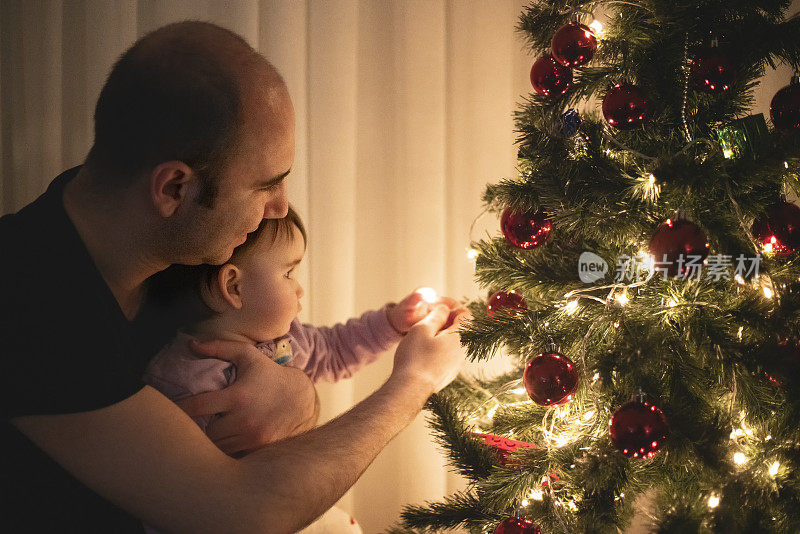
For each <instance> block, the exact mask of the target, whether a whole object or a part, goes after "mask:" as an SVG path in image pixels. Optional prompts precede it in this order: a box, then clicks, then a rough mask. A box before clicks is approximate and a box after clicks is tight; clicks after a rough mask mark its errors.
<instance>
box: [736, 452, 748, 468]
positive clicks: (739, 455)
mask: <svg viewBox="0 0 800 534" xmlns="http://www.w3.org/2000/svg"><path fill="white" fill-rule="evenodd" d="M746 461H747V456H745V455H744V453H743V452H737V453H736V454H734V455H733V463H735V464H736V465H742V464H743V463H745V462H746Z"/></svg>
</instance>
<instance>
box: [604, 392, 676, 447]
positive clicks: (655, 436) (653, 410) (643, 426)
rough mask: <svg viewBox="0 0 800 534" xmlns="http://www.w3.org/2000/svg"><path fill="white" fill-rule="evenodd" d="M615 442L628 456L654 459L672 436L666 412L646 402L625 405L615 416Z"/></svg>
mask: <svg viewBox="0 0 800 534" xmlns="http://www.w3.org/2000/svg"><path fill="white" fill-rule="evenodd" d="M609 430H610V433H611V441H612V442H613V443H614V446H615V447H616V448H617V449H618V450H619V451H620V452H621V453H622V454H624V455H625V456H630V457H632V458H650V457H651V456H653V455H654V454H655V453H657V452H658V451H660V450H661V447H663V446H664V442H665V441H666V439H667V438H668V437H669V426H668V425H667V420H666V418H664V413H663V412H662V411H661V410H660V409H659V408H657V407H656V406H653V405H651V404H648V403H646V402H639V401H631V402H629V403H627V404H623V405H622V406H621V407H620V408H619V409H618V410H617V411H616V412H614V415H613V416H612V417H611V423H610V429H609Z"/></svg>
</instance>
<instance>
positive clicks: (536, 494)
mask: <svg viewBox="0 0 800 534" xmlns="http://www.w3.org/2000/svg"><path fill="white" fill-rule="evenodd" d="M530 498H531V499H533V500H534V501H541V500H542V499H543V498H544V492H543V491H542V490H540V489H537V490H533V491H531V494H530Z"/></svg>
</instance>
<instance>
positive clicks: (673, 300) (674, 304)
mask: <svg viewBox="0 0 800 534" xmlns="http://www.w3.org/2000/svg"><path fill="white" fill-rule="evenodd" d="M677 305H678V301H677V300H675V299H669V302H667V306H669V307H670V308H674V307H675V306H677Z"/></svg>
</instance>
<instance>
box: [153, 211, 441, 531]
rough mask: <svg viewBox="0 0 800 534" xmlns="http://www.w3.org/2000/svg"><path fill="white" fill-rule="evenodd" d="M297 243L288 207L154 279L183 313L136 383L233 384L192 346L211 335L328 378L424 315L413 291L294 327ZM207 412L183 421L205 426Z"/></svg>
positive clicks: (388, 344) (228, 366)
mask: <svg viewBox="0 0 800 534" xmlns="http://www.w3.org/2000/svg"><path fill="white" fill-rule="evenodd" d="M305 249H306V232H305V229H304V227H303V223H302V221H301V220H300V218H299V217H298V215H297V213H296V212H295V211H294V210H293V209H292V208H291V207H290V208H289V213H288V215H287V216H286V217H285V218H283V219H264V220H262V221H261V224H260V225H259V227H258V229H256V230H255V231H254V232H252V233H251V234H249V235H248V237H247V241H246V242H245V243H243V244H242V245H240V246H239V247H237V248H236V249H235V250H234V252H233V255H232V256H231V258H230V260H228V262H227V263H225V264H224V265H221V266H211V265H201V266H173V267H171V268H170V269H168V270H167V271H165V272H164V273H163V274H161V275H159V276H157V277H155V278H154V279H153V281H152V284H151V287H150V294H151V296H152V297H153V298H155V299H158V300H159V301H161V302H162V303H163V302H170V303H171V305H172V306H173V307H175V308H180V309H181V310H183V312H186V311H187V310H188V311H189V313H190V314H191V315H193V319H191V320H190V322H189V324H187V325H185V326H184V327H183V328H182V330H181V331H179V333H178V335H177V336H176V337H175V338H174V339H173V340H172V341H171V342H170V343H169V344H167V345H166V346H165V347H164V348H163V349H162V350H161V351H160V352H159V353H158V354H157V355H156V356H155V357H154V358H153V360H152V361H151V362H150V364H149V365H148V367H147V369H146V370H145V373H144V380H145V382H146V383H147V384H149V385H151V386H153V387H154V388H156V389H158V390H159V391H161V392H162V393H163V394H164V395H166V396H167V397H169V398H170V399H172V400H180V399H183V398H185V397H189V396H192V395H196V394H198V393H203V392H206V391H213V390H218V389H222V388H225V387H227V386H229V385H230V384H232V383H233V382H234V381H235V380H236V368H235V366H234V365H233V364H232V363H230V362H226V361H223V360H218V359H214V358H206V357H203V356H201V355H199V354H198V353H195V352H194V351H193V349H192V346H191V343H192V341H193V340H198V341H208V340H213V339H223V340H232V341H245V342H247V343H252V344H253V345H255V346H256V347H257V348H258V349H259V350H260V351H261V352H263V353H264V355H265V357H269V358H271V359H273V360H274V361H275V362H276V363H279V364H281V365H289V366H293V367H297V368H299V369H302V370H303V371H305V373H306V374H307V375H308V376H309V377H310V378H311V379H312V380H313V381H314V382H317V381H319V380H326V381H331V382H335V381H337V380H340V379H342V378H348V377H350V376H352V374H353V373H354V372H355V371H357V370H358V369H359V368H361V367H363V366H364V365H366V364H368V363H371V362H372V361H374V360H375V359H376V358H377V357H378V355H379V354H381V353H383V352H385V351H387V350H389V349H391V348H393V347H394V346H395V345H396V344H397V343H398V342H399V341H400V339H401V338H402V336H403V335H404V334H405V333H406V332H408V330H409V329H410V328H411V327H412V326H413V325H414V324H416V323H417V322H418V321H419V320H421V319H422V318H423V317H425V316H426V315H427V313H428V312H429V311H430V305H429V304H428V303H427V302H426V301H425V300H424V299H423V293H422V292H414V293H411V294H410V295H408V296H407V297H405V298H404V299H403V300H402V301H400V302H399V303H397V304H391V303H390V304H387V305H386V306H384V307H383V308H382V309H380V310H377V311H368V312H366V313H364V314H363V315H361V317H359V318H357V319H350V320H349V321H347V323H345V324H337V325H335V326H333V327H315V326H312V325H309V324H303V323H300V322H299V321H298V320H297V314H298V313H299V312H300V309H301V306H300V298H301V297H302V296H303V288H302V287H301V286H300V284H299V283H298V282H297V280H296V279H295V278H294V276H293V275H294V272H295V269H296V268H297V265H298V264H299V263H300V261H301V260H302V258H303V254H304V252H305ZM445 300H449V299H445ZM214 417H217V416H205V417H195V418H193V419H194V420H195V422H196V423H197V424H198V425H200V427H201V428H202V429H203V430H205V429H206V427H207V426H208V425H209V423H210V422H211V421H212V420H213V418H214ZM334 511H336V510H335V509H334V510H333V511H332V512H331V513H333V512H334ZM339 512H340V511H339ZM326 515H330V514H326ZM326 519H327V520H330V518H326V516H325V515H324V516H323V517H322V518H320V520H326ZM318 521H319V520H318ZM350 521H351V522H353V521H352V519H351V520H350ZM353 523H354V522H353ZM356 528H357V525H356ZM345 530H346V529H345ZM345 530H342V531H345ZM358 531H360V529H359V530H358ZM354 532H357V531H354Z"/></svg>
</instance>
